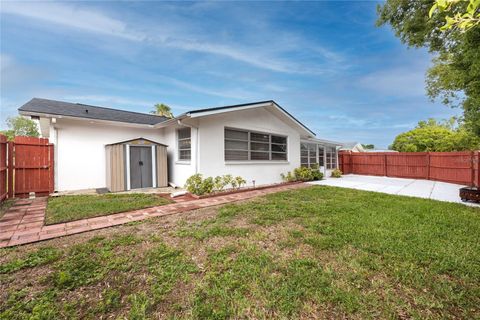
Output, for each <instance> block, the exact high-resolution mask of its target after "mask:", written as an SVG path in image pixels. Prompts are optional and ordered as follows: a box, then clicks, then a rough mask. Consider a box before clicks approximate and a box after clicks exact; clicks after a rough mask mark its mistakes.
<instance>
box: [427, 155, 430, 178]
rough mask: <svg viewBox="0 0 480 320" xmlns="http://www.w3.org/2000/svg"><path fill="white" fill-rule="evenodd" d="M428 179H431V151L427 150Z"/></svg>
mask: <svg viewBox="0 0 480 320" xmlns="http://www.w3.org/2000/svg"><path fill="white" fill-rule="evenodd" d="M426 157H427V180H430V152H427V155H426Z"/></svg>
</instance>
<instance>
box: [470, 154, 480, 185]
mask: <svg viewBox="0 0 480 320" xmlns="http://www.w3.org/2000/svg"><path fill="white" fill-rule="evenodd" d="M470 160H471V161H470V165H471V166H472V186H473V187H475V186H476V187H478V186H479V184H480V180H479V179H480V165H479V163H478V160H479V158H478V151H472V153H471V159H470Z"/></svg>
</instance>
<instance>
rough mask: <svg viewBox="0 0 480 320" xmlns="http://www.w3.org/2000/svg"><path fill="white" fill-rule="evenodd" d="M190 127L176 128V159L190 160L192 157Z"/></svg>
mask: <svg viewBox="0 0 480 320" xmlns="http://www.w3.org/2000/svg"><path fill="white" fill-rule="evenodd" d="M191 133H192V132H191V129H190V128H182V129H178V130H177V145H178V160H180V161H190V160H191V158H192V138H191Z"/></svg>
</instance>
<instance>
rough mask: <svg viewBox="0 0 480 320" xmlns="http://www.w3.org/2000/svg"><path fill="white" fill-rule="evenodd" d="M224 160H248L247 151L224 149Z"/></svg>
mask: <svg viewBox="0 0 480 320" xmlns="http://www.w3.org/2000/svg"><path fill="white" fill-rule="evenodd" d="M225 160H226V161H231V160H248V151H233V150H225Z"/></svg>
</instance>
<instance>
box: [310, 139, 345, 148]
mask: <svg viewBox="0 0 480 320" xmlns="http://www.w3.org/2000/svg"><path fill="white" fill-rule="evenodd" d="M302 142H307V143H308V142H313V143H318V144H323V145H331V146H335V147H340V146H343V143H342V142H338V141H332V140H325V139H318V138H310V139H308V140H302Z"/></svg>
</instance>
